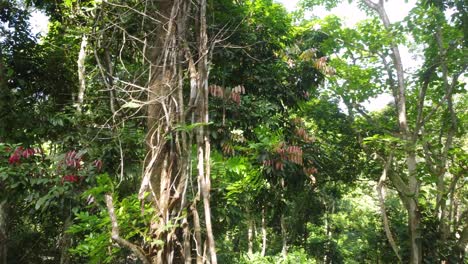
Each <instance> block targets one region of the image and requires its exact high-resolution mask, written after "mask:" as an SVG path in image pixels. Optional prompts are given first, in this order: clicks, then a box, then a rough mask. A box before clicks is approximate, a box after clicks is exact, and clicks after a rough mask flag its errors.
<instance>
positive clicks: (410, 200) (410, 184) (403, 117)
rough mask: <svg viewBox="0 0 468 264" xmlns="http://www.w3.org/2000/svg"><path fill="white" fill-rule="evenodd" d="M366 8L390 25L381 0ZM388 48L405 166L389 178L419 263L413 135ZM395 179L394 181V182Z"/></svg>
mask: <svg viewBox="0 0 468 264" xmlns="http://www.w3.org/2000/svg"><path fill="white" fill-rule="evenodd" d="M362 1H363V2H364V4H366V5H367V6H368V7H369V8H371V9H373V10H374V11H375V12H377V14H378V15H379V17H380V19H381V21H382V23H383V25H384V27H385V29H387V30H390V29H391V23H390V20H389V18H388V15H387V12H386V10H385V7H384V1H383V0H379V1H378V2H377V3H375V2H373V1H371V0H362ZM390 49H391V51H392V54H391V58H392V61H393V66H394V68H395V70H396V74H397V87H398V88H397V93H396V98H395V103H396V105H397V114H398V116H397V117H398V124H399V129H400V133H401V135H402V136H403V139H404V140H405V141H406V166H407V170H408V180H407V183H406V182H405V181H403V180H401V179H400V178H399V177H400V176H395V177H392V178H391V180H392V182H393V183H394V185H395V187H396V188H397V190H398V192H399V193H400V197H402V200H403V202H405V204H406V209H407V212H408V228H409V234H410V251H411V258H410V261H409V262H410V263H411V264H420V263H422V244H421V234H420V221H421V220H420V216H419V208H418V207H419V206H418V202H417V201H418V196H419V181H418V179H417V175H416V174H417V170H416V169H417V161H416V154H415V143H416V140H415V137H414V136H413V135H412V133H411V132H410V130H409V126H408V121H407V114H406V85H405V76H404V70H403V63H402V59H401V55H400V50H399V48H398V45H397V44H395V43H391V44H390ZM395 179H397V180H398V182H395Z"/></svg>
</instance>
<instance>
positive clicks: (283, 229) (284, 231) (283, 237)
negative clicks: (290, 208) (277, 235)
mask: <svg viewBox="0 0 468 264" xmlns="http://www.w3.org/2000/svg"><path fill="white" fill-rule="evenodd" d="M280 221H281V240H282V246H281V256H283V258H284V259H286V258H287V257H288V232H287V229H286V220H285V219H284V214H283V213H281V219H280Z"/></svg>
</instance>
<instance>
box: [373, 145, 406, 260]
mask: <svg viewBox="0 0 468 264" xmlns="http://www.w3.org/2000/svg"><path fill="white" fill-rule="evenodd" d="M392 158H393V155H392V154H390V156H389V157H388V159H387V161H386V162H385V165H384V169H383V171H382V175H381V176H380V180H379V183H378V184H377V188H376V190H377V194H378V197H379V204H380V214H381V216H382V223H383V226H384V230H385V235H386V236H387V239H388V242H389V243H390V246H391V247H392V249H393V252H394V253H395V255H396V256H397V258H398V260H399V262H400V263H401V262H402V260H401V256H400V254H399V253H398V246H397V244H396V242H395V239H394V238H393V235H392V232H391V230H390V223H389V221H388V217H387V212H386V209H385V180H386V179H387V173H388V170H389V168H390V166H391V162H392Z"/></svg>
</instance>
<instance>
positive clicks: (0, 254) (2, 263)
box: [0, 200, 8, 264]
mask: <svg viewBox="0 0 468 264" xmlns="http://www.w3.org/2000/svg"><path fill="white" fill-rule="evenodd" d="M7 220H8V215H7V201H6V200H3V201H0V264H7V263H8V262H7V261H8V258H7V257H8V256H7V253H8V244H7V242H8V231H7Z"/></svg>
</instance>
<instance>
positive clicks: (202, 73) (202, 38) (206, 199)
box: [198, 0, 218, 264]
mask: <svg viewBox="0 0 468 264" xmlns="http://www.w3.org/2000/svg"><path fill="white" fill-rule="evenodd" d="M208 52H209V50H208V35H207V24H206V0H200V35H199V53H198V56H199V62H198V77H199V80H198V81H199V84H198V89H199V92H200V95H201V96H202V98H203V99H202V100H201V102H202V105H201V109H200V110H202V111H201V114H202V120H201V121H202V122H203V123H205V124H206V125H207V124H208V123H209V121H210V118H209V111H208V75H209V72H208ZM201 133H202V139H203V146H204V153H203V151H202V153H203V154H204V156H203V157H202V158H203V159H202V160H203V161H204V166H205V171H204V173H201V175H202V185H201V192H202V198H203V206H204V209H205V210H204V211H205V224H206V236H207V243H208V251H209V258H210V261H211V262H210V263H211V264H217V263H218V260H217V256H216V246H215V240H214V235H213V226H212V223H211V207H210V191H211V173H210V172H211V146H210V136H209V133H208V127H206V128H205V127H203V126H202V127H201ZM200 143H201V142H200ZM199 148H200V145H199ZM199 158H201V157H199ZM199 169H200V168H199Z"/></svg>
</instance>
